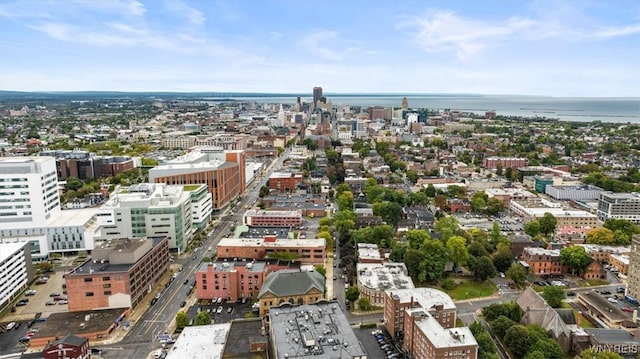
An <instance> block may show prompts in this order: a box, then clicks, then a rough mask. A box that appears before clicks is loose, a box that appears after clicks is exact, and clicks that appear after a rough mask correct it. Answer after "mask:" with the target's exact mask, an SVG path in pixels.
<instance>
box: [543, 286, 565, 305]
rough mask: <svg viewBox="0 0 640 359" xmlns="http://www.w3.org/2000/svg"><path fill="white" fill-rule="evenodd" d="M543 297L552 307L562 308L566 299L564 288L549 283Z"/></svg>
mask: <svg viewBox="0 0 640 359" xmlns="http://www.w3.org/2000/svg"><path fill="white" fill-rule="evenodd" d="M542 298H544V300H546V301H547V304H549V306H550V307H552V308H560V306H561V305H562V300H563V299H564V290H563V289H562V287H560V286H557V285H549V286H546V287H544V290H543V291H542Z"/></svg>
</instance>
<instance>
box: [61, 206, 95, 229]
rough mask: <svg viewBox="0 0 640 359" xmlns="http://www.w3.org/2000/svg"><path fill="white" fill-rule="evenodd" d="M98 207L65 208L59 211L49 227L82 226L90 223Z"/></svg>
mask: <svg viewBox="0 0 640 359" xmlns="http://www.w3.org/2000/svg"><path fill="white" fill-rule="evenodd" d="M99 211H100V208H97V207H96V208H82V209H66V210H62V211H60V216H59V217H58V218H56V219H55V220H54V221H53V222H51V224H50V225H49V227H83V226H85V225H88V224H91V221H92V220H94V217H95V215H96V214H97V213H98V212H99Z"/></svg>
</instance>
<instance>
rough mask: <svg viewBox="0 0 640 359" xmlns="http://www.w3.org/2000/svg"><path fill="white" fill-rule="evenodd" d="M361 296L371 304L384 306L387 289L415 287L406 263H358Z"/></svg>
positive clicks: (357, 270)
mask: <svg viewBox="0 0 640 359" xmlns="http://www.w3.org/2000/svg"><path fill="white" fill-rule="evenodd" d="M356 273H357V278H358V290H359V291H360V298H367V299H368V300H369V302H370V303H371V305H375V306H383V305H384V297H385V291H388V290H397V289H410V288H413V281H412V280H411V277H409V273H408V272H407V267H406V266H405V264H404V263H392V262H384V263H358V264H357V265H356Z"/></svg>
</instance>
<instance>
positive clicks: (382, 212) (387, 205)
mask: <svg viewBox="0 0 640 359" xmlns="http://www.w3.org/2000/svg"><path fill="white" fill-rule="evenodd" d="M373 214H374V215H375V216H380V217H382V219H383V220H384V221H385V222H386V223H387V224H390V225H392V226H393V227H394V228H396V227H398V223H399V222H400V220H401V219H402V206H401V205H400V204H398V203H396V202H389V201H383V202H377V203H374V204H373Z"/></svg>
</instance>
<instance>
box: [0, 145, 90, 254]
mask: <svg viewBox="0 0 640 359" xmlns="http://www.w3.org/2000/svg"><path fill="white" fill-rule="evenodd" d="M95 213H96V209H94V208H86V209H80V210H69V211H63V210H62V209H61V208H60V196H59V195H58V178H57V172H56V160H55V158H53V157H48V156H42V157H0V245H1V244H5V243H25V242H29V243H30V246H29V251H30V252H31V254H32V258H33V259H34V260H44V259H47V258H48V255H49V253H51V252H60V253H62V252H77V251H84V250H92V249H93V248H94V244H93V233H94V231H95Z"/></svg>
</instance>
